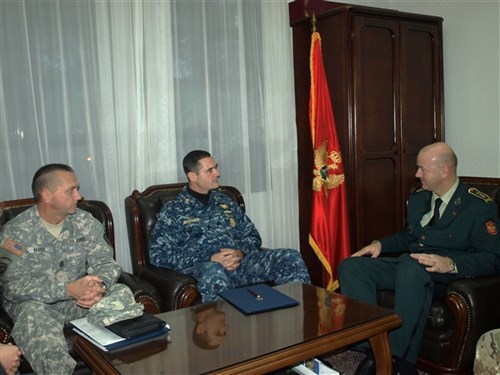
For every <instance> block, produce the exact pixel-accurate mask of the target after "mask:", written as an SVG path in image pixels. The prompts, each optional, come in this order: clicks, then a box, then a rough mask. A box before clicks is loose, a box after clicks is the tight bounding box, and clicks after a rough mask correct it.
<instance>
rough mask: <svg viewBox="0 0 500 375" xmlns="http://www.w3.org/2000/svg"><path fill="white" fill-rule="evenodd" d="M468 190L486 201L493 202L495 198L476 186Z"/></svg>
mask: <svg viewBox="0 0 500 375" xmlns="http://www.w3.org/2000/svg"><path fill="white" fill-rule="evenodd" d="M467 191H468V192H469V194H471V195H473V196H475V197H476V198H479V199H482V200H483V201H485V202H486V203H488V202H493V199H491V197H490V196H489V195H488V194H486V193H483V192H482V191H480V190H477V189H476V188H469V190H467Z"/></svg>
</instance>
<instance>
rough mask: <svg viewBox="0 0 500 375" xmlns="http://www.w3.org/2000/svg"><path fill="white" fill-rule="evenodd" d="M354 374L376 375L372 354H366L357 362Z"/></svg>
mask: <svg viewBox="0 0 500 375" xmlns="http://www.w3.org/2000/svg"><path fill="white" fill-rule="evenodd" d="M354 375H377V369H376V367H375V361H374V359H373V356H371V355H367V356H366V357H365V358H364V359H363V360H362V361H361V362H359V365H358V368H357V369H356V372H355V373H354Z"/></svg>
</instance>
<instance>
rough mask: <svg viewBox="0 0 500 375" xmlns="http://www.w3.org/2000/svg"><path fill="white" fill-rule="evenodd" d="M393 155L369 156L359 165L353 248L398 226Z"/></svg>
mask: <svg viewBox="0 0 500 375" xmlns="http://www.w3.org/2000/svg"><path fill="white" fill-rule="evenodd" d="M395 168H396V165H395V162H394V160H393V158H384V157H380V158H373V159H369V160H365V161H364V162H363V163H362V164H361V165H360V166H359V172H360V173H359V175H358V182H359V189H358V192H357V202H356V204H357V206H358V209H357V213H356V215H357V218H356V219H357V220H356V222H357V227H356V238H357V243H356V245H357V246H356V249H353V250H359V249H360V248H361V247H363V246H365V245H366V244H368V243H370V242H371V241H373V240H375V239H379V238H382V237H385V236H388V235H390V234H393V233H395V232H397V231H399V230H400V229H401V227H400V220H399V215H400V212H401V211H400V206H401V202H400V200H399V199H398V197H399V193H398V189H399V181H398V180H397V177H396V175H395V174H394V169H395Z"/></svg>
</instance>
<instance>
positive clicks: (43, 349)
mask: <svg viewBox="0 0 500 375" xmlns="http://www.w3.org/2000/svg"><path fill="white" fill-rule="evenodd" d="M87 274H91V275H96V276H99V277H100V278H101V280H103V281H104V285H105V286H106V289H107V291H108V292H107V294H106V296H105V297H104V298H103V299H102V300H101V301H100V302H99V303H97V304H95V305H94V306H92V307H91V308H90V309H86V308H83V307H80V306H78V305H77V304H76V301H75V300H74V299H72V298H70V297H68V296H67V285H68V283H69V282H71V281H73V280H77V279H79V278H81V277H83V276H85V275H87ZM120 274H121V267H120V266H119V265H118V264H117V263H116V262H115V261H114V259H113V249H112V248H111V246H110V245H109V244H108V243H107V241H106V239H105V237H104V228H103V226H102V224H101V223H100V222H99V221H98V220H96V219H95V218H94V217H93V216H92V215H91V214H90V213H88V212H86V211H83V210H80V209H77V210H76V213H75V214H73V215H68V216H66V218H65V221H64V224H63V227H62V230H61V233H60V235H59V237H58V238H56V237H54V236H53V235H52V234H51V233H50V232H49V231H48V230H47V228H46V227H45V225H44V224H43V223H42V219H41V218H40V216H39V214H38V209H37V206H33V207H32V208H30V209H28V210H26V211H24V212H22V213H21V214H19V215H18V216H16V217H14V218H13V219H12V220H10V221H9V222H8V223H7V224H5V225H4V226H3V228H2V232H1V233H0V281H1V284H0V286H1V287H0V291H1V294H2V295H1V297H2V299H3V302H4V305H5V308H6V310H7V311H8V313H9V315H10V316H11V318H12V320H13V321H14V328H13V330H12V332H11V334H12V337H13V338H14V340H15V342H16V344H17V345H18V346H19V348H20V349H21V351H22V353H23V355H24V356H25V357H26V358H27V359H28V361H29V363H30V364H31V367H32V368H33V370H34V371H35V372H36V373H37V374H40V375H41V374H48V375H53V374H72V373H73V370H74V367H75V364H76V362H75V360H74V359H73V358H72V357H71V356H70V355H69V353H68V346H67V343H66V339H65V337H64V334H63V326H64V324H66V323H68V322H69V321H71V320H73V319H77V318H81V317H84V316H87V319H88V320H89V322H91V323H94V324H101V325H107V324H111V323H113V321H114V320H118V319H124V318H126V317H133V316H138V315H140V314H142V310H143V306H142V305H141V304H138V303H135V301H134V297H133V295H132V292H131V291H130V289H129V288H128V287H126V286H125V285H123V284H119V283H116V281H117V279H118V277H119V276H120Z"/></svg>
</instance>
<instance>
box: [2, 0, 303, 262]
mask: <svg viewBox="0 0 500 375" xmlns="http://www.w3.org/2000/svg"><path fill="white" fill-rule="evenodd" d="M0 7H1V8H0V13H1V14H0V17H1V18H0V20H1V35H0V38H1V39H0V55H1V56H0V57H1V68H0V69H1V85H0V106H1V107H0V112H1V113H0V124H1V129H0V136H1V139H0V144H1V161H0V200H9V199H17V198H22V197H29V196H31V191H30V185H31V178H32V176H33V173H34V172H35V170H36V169H38V168H39V167H40V166H41V165H44V164H46V163H53V162H61V163H67V164H70V165H71V166H73V168H75V170H76V172H77V175H78V177H79V180H80V184H81V192H82V195H83V196H84V197H86V198H87V199H98V200H103V201H105V202H107V203H108V205H109V206H110V208H111V210H112V212H113V216H114V219H115V231H116V239H117V259H118V261H119V263H121V264H122V265H123V266H124V268H125V269H126V270H130V269H131V267H130V256H129V250H128V242H127V241H128V240H127V230H126V224H125V217H124V207H123V205H124V204H123V201H124V198H125V197H126V196H127V195H129V194H130V193H131V192H132V191H133V190H134V189H137V190H144V189H145V188H146V187H148V186H149V185H152V184H158V183H171V182H179V181H185V176H184V174H183V172H182V168H181V166H180V163H181V160H182V157H183V156H184V155H185V154H186V153H187V152H188V151H190V150H192V149H206V150H208V151H210V152H211V153H212V154H213V155H214V157H215V158H216V159H217V161H218V162H219V164H220V171H221V174H222V178H221V183H222V184H227V185H234V186H236V187H237V188H238V189H240V191H241V192H242V193H243V196H244V198H245V201H246V203H247V212H248V214H249V215H250V217H251V218H252V219H253V221H254V222H255V223H256V225H257V227H258V229H259V230H260V232H261V234H262V237H263V240H264V243H265V245H266V246H269V247H294V248H297V246H298V204H297V183H296V182H297V171H296V165H297V164H296V158H297V152H296V135H295V123H294V119H295V114H294V99H293V92H294V89H293V65H292V53H291V31H290V27H289V24H288V2H287V1H286V0H275V1H265V0H262V1H252V0H239V1H236V0H235V1H227V0H221V1H201V0H199V1H180V0H179V1H67V0H60V1H50V2H44V1H43V2H42V1H40V2H37V1H27V0H26V1H8V0H7V1H2V2H1V3H0Z"/></svg>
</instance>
